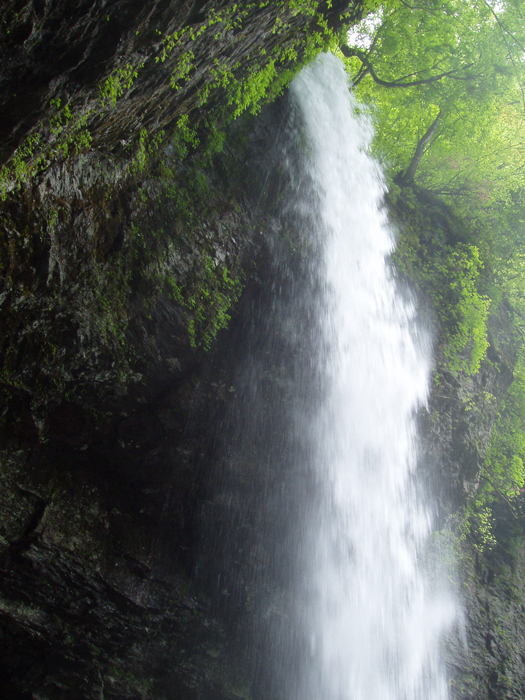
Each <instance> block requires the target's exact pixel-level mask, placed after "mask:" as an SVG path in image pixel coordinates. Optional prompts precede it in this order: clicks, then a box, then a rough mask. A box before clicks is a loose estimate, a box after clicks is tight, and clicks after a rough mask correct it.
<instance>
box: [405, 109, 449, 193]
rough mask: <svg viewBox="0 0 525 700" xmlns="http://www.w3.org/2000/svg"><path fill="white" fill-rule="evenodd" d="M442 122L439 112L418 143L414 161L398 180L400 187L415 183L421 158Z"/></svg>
mask: <svg viewBox="0 0 525 700" xmlns="http://www.w3.org/2000/svg"><path fill="white" fill-rule="evenodd" d="M440 121H441V112H439V114H438V115H437V117H436V118H435V119H434V121H433V122H432V124H431V125H430V126H429V127H428V129H427V130H426V131H425V133H424V134H423V136H422V137H421V138H420V139H419V141H418V142H417V146H416V150H415V153H414V155H413V157H412V160H411V161H410V165H409V166H408V168H407V169H406V171H405V172H404V173H403V174H402V175H401V177H399V178H398V179H397V181H398V184H399V185H408V184H410V183H412V182H414V175H415V174H416V170H417V167H418V165H419V163H420V161H421V158H423V154H424V153H425V151H426V149H427V147H428V146H429V144H430V142H431V141H432V139H433V137H434V135H435V133H436V131H437V128H438V126H439V122H440Z"/></svg>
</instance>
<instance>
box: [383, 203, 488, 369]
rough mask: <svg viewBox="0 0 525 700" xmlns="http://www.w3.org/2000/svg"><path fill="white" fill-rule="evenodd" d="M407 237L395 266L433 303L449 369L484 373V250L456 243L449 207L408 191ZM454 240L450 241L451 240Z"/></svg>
mask: <svg viewBox="0 0 525 700" xmlns="http://www.w3.org/2000/svg"><path fill="white" fill-rule="evenodd" d="M396 208H397V209H398V215H400V217H401V225H402V227H403V235H402V236H401V238H400V240H399V244H398V247H397V250H396V252H395V253H394V262H395V264H396V267H397V269H398V271H399V272H400V273H401V274H403V276H404V277H406V278H407V279H408V280H410V281H411V283H412V284H415V285H416V287H417V288H418V290H419V291H420V292H421V293H422V294H423V295H424V296H425V297H426V298H427V299H429V300H430V301H431V302H432V306H433V308H434V310H435V312H436V315H437V318H438V320H439V323H440V326H441V333H442V338H443V341H444V346H445V351H444V355H445V360H446V364H447V369H448V370H449V371H450V372H452V373H454V374H457V373H459V372H465V373H467V374H474V373H476V372H477V371H478V370H479V367H480V363H481V361H482V360H483V358H484V357H485V353H486V350H487V347H488V340H487V319H488V314H489V308H490V300H489V298H488V297H487V296H486V295H485V294H483V293H482V292H481V291H480V290H481V284H482V278H481V272H482V271H483V263H482V261H481V259H480V255H479V250H478V248H477V247H476V246H475V245H472V244H471V243H468V242H467V238H468V237H469V235H470V232H469V231H468V230H467V229H466V230H465V231H463V232H459V231H458V232H456V234H459V233H462V236H463V239H462V240H458V239H456V240H452V239H451V233H450V230H449V226H451V225H453V219H451V218H449V219H447V216H448V217H450V214H449V213H448V211H447V209H446V208H445V207H443V208H441V207H440V206H439V205H438V204H437V203H436V202H434V203H433V204H432V203H429V202H426V201H425V200H424V199H423V200H422V201H421V200H419V199H417V197H415V196H414V195H411V194H410V193H409V192H408V191H407V192H405V193H404V195H403V197H400V198H399V200H398V204H397V206H396ZM447 239H449V240H447Z"/></svg>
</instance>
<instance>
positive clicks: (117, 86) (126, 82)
mask: <svg viewBox="0 0 525 700" xmlns="http://www.w3.org/2000/svg"><path fill="white" fill-rule="evenodd" d="M143 66H144V63H141V64H140V65H139V66H137V67H136V68H134V67H133V66H132V65H131V64H130V63H127V64H126V65H125V66H121V67H119V68H117V69H116V70H115V71H114V72H113V73H112V74H111V75H110V76H109V78H107V80H106V81H105V82H104V84H103V85H102V86H101V88H100V101H101V103H102V104H103V105H107V104H108V105H110V106H111V107H115V105H116V104H117V100H118V99H119V97H122V95H123V94H124V93H125V92H127V91H128V90H130V89H131V87H132V86H133V83H134V82H135V79H136V78H137V76H138V74H139V70H140V69H141V68H142V67H143Z"/></svg>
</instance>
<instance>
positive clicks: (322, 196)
mask: <svg viewBox="0 0 525 700" xmlns="http://www.w3.org/2000/svg"><path fill="white" fill-rule="evenodd" d="M291 93H292V95H293V98H294V100H295V102H296V104H297V106H298V108H299V111H300V115H301V119H302V122H303V130H304V138H305V140H306V143H307V144H308V145H307V148H306V149H305V155H304V162H303V164H302V167H303V169H304V172H306V173H307V177H308V179H309V180H310V183H311V184H310V186H309V187H310V190H311V191H310V196H311V197H312V198H314V199H315V201H316V211H317V214H316V217H317V231H318V235H319V236H320V237H321V239H322V244H321V246H320V249H321V256H320V260H319V262H318V264H319V266H320V273H319V274H320V280H321V286H322V293H321V295H320V299H319V300H318V301H317V303H316V304H317V308H318V313H319V316H320V326H319V330H318V333H319V334H320V335H319V339H318V345H319V347H322V351H321V352H320V353H319V356H318V362H319V363H320V371H321V375H322V376H324V383H325V387H326V388H325V391H324V392H323V397H322V400H320V402H319V406H318V407H317V409H316V411H315V412H314V414H313V415H312V414H310V415H309V417H308V418H305V419H304V421H303V428H304V429H305V431H306V432H307V434H308V435H309V436H310V437H309V440H310V449H311V450H312V451H313V463H314V465H315V470H316V473H317V483H318V488H319V490H320V491H321V493H320V496H319V502H320V506H317V507H316V508H312V509H311V511H310V516H309V517H310V522H309V521H308V516H306V517H305V519H304V521H303V532H304V544H305V547H306V549H307V551H308V552H309V556H308V557H305V561H306V563H305V564H304V565H303V566H304V570H303V572H302V581H301V578H300V577H299V583H298V584H297V585H298V595H299V591H300V598H301V602H302V604H301V606H300V607H299V610H300V613H299V614H300V616H302V617H303V618H304V620H305V622H304V623H303V627H304V628H305V629H306V630H307V632H308V636H309V639H310V659H309V660H308V661H307V662H306V663H305V664H304V669H303V681H302V682H301V683H300V684H299V691H298V695H299V697H300V698H302V699H303V700H304V699H305V698H312V699H313V698H323V700H444V698H446V697H447V684H446V678H445V675H444V673H443V670H442V664H441V662H440V653H439V651H440V643H441V641H442V638H443V634H444V632H445V631H446V629H447V628H448V627H449V626H450V624H451V623H452V622H453V620H454V616H455V608H454V604H453V601H452V600H451V598H450V596H448V595H446V594H444V593H443V592H442V589H440V590H441V592H440V593H437V592H436V590H435V588H434V587H432V586H431V585H430V584H429V582H428V581H427V580H426V577H425V573H424V571H423V570H422V567H421V565H420V562H419V559H420V555H421V552H422V550H423V548H424V545H425V541H426V538H427V537H428V535H429V530H430V524H431V523H430V516H429V512H428V510H427V508H426V507H425V505H424V504H423V503H421V500H420V499H421V497H420V496H418V490H417V488H416V483H415V477H414V471H415V466H416V434H415V430H416V425H415V412H416V410H417V409H418V407H420V406H421V405H422V404H424V403H425V400H426V396H427V392H428V375H429V362H430V359H429V352H428V343H425V342H424V337H422V333H421V331H419V332H418V328H417V324H416V322H415V318H414V317H415V314H414V309H413V308H412V306H411V305H410V303H407V302H406V301H404V300H403V299H402V298H401V296H400V294H399V292H398V291H397V290H396V285H395V283H394V281H393V279H392V274H391V272H390V270H389V267H388V264H387V257H388V255H389V253H390V252H391V251H392V248H393V238H392V234H391V232H390V230H389V227H388V223H387V220H386V215H385V212H384V210H383V208H382V206H381V200H382V197H383V194H384V183H383V179H382V176H381V172H380V170H379V168H378V166H377V164H376V163H375V162H374V161H373V160H372V159H371V157H370V156H369V155H368V153H367V149H368V146H369V142H370V138H371V129H370V126H369V124H368V123H367V122H366V120H364V119H359V118H357V117H356V116H355V115H354V113H355V111H356V110H355V104H354V102H353V98H352V96H351V94H350V92H349V89H348V79H347V76H346V75H345V72H344V70H343V67H342V65H341V63H340V62H339V61H338V60H337V59H336V58H335V57H334V56H331V55H325V56H323V57H321V58H320V59H319V60H318V61H317V62H316V63H314V64H313V65H311V66H310V67H308V68H307V69H306V70H304V71H303V72H302V73H301V75H300V76H298V77H297V78H296V79H295V80H294V82H293V83H292V86H291ZM303 196H304V195H303ZM305 205H306V206H308V204H307V203H305V201H304V200H303V201H301V200H299V201H296V202H295V204H294V205H293V206H296V207H299V208H301V207H304V206H305ZM314 341H315V339H314ZM307 510H308V508H307Z"/></svg>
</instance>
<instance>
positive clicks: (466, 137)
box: [346, 0, 525, 204]
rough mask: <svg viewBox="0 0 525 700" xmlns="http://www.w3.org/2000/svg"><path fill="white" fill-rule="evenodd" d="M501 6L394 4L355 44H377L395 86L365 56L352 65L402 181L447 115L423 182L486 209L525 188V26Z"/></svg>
mask: <svg viewBox="0 0 525 700" xmlns="http://www.w3.org/2000/svg"><path fill="white" fill-rule="evenodd" d="M496 7H497V10H496V9H494V8H496ZM494 8H491V5H490V4H489V3H488V2H485V1H484V0H445V1H444V2H443V0H422V2H418V3H414V4H412V3H400V2H397V1H392V2H386V3H384V4H383V5H382V7H381V9H380V10H379V11H378V12H377V13H376V15H375V17H372V18H368V21H365V22H363V23H362V24H361V25H360V27H359V30H358V31H356V32H355V33H353V34H352V35H351V38H350V43H352V41H353V42H354V44H356V45H358V46H361V47H363V46H366V47H367V48H365V49H362V52H363V54H364V55H365V58H366V61H368V62H369V64H370V65H371V66H372V68H373V71H374V72H375V75H376V76H377V77H378V78H379V79H380V80H381V81H383V82H384V83H385V85H379V84H378V83H377V82H375V81H374V80H373V79H372V77H371V75H370V73H369V72H368V73H367V65H368V64H365V63H363V62H362V61H361V60H360V59H359V58H358V57H355V58H350V59H346V61H347V65H348V69H349V71H350V73H351V74H352V76H353V77H354V78H356V80H357V81H358V82H359V85H358V87H357V93H358V96H359V97H360V98H361V99H362V100H364V101H365V102H368V103H370V104H371V105H372V107H371V109H372V110H373V114H374V117H375V120H376V123H377V139H376V143H375V148H376V151H377V152H378V153H380V154H381V156H382V157H383V159H384V160H385V161H386V163H387V165H388V166H389V167H390V168H391V173H392V175H395V174H396V173H397V172H403V171H404V170H406V168H407V167H408V164H409V162H410V159H411V158H412V155H413V154H414V152H415V148H416V145H417V143H418V140H419V139H421V137H422V136H423V135H424V134H425V132H426V130H427V129H428V127H429V126H430V125H431V123H432V122H433V120H434V119H435V117H436V116H437V115H438V114H439V115H440V125H439V128H438V131H437V132H436V134H435V136H434V138H433V139H432V142H431V144H430V146H429V147H428V148H427V150H426V153H425V155H424V156H423V159H422V160H421V163H420V165H419V167H418V171H417V178H416V180H417V182H418V184H420V185H423V186H425V187H427V188H429V189H432V190H433V191H435V192H441V193H444V194H448V195H450V196H455V197H456V198H457V199H460V198H461V197H465V196H466V195H468V197H469V198H470V199H472V197H477V199H478V200H479V203H480V204H483V203H486V202H488V201H491V200H493V199H495V198H499V199H501V198H502V197H506V196H508V193H509V192H510V191H512V190H514V189H516V188H517V187H521V186H523V185H525V179H524V178H525V169H524V165H525V160H524V159H525V119H524V117H525V111H524V110H525V102H524V97H523V92H522V90H523V85H524V84H525V65H524V60H523V53H524V52H523V49H522V48H521V47H522V46H523V45H525V26H524V22H523V18H522V17H521V14H520V10H519V7H518V6H517V5H514V4H512V3H510V2H502V3H498V4H497V6H496V5H494ZM411 83H416V84H415V85H413V86H412V87H399V86H400V85H410V84H411ZM386 84H388V86H387V85H386Z"/></svg>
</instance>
